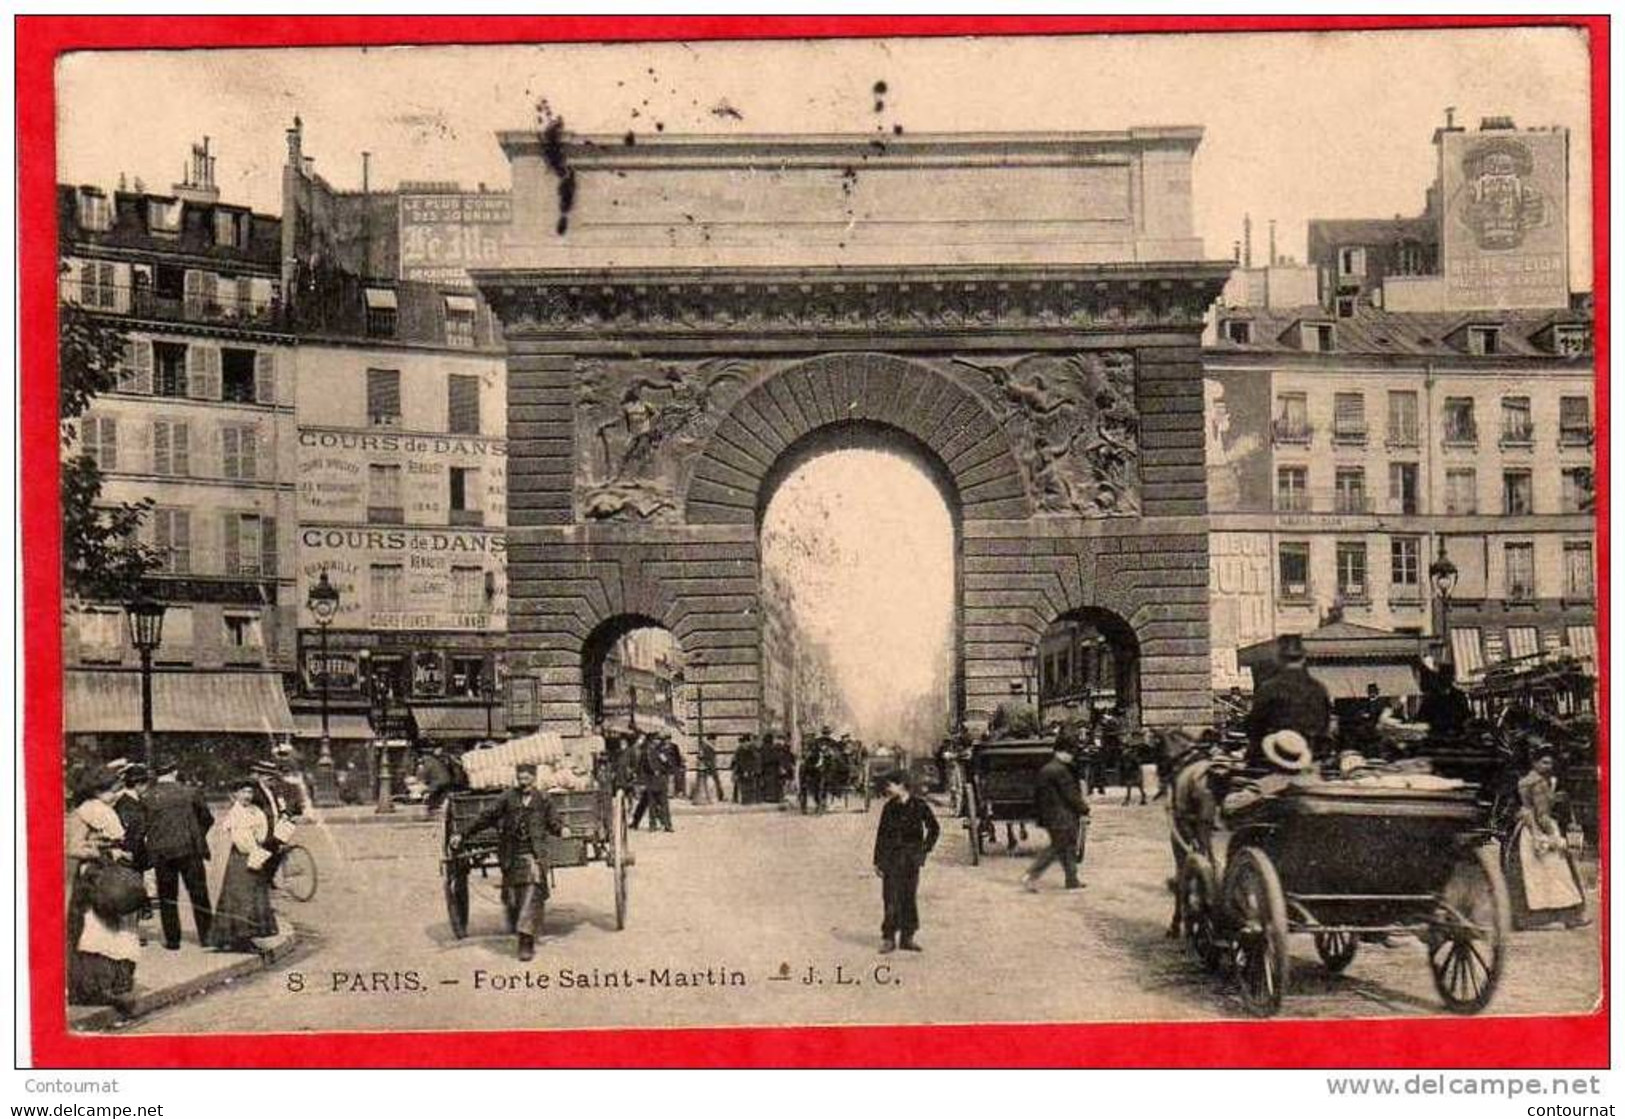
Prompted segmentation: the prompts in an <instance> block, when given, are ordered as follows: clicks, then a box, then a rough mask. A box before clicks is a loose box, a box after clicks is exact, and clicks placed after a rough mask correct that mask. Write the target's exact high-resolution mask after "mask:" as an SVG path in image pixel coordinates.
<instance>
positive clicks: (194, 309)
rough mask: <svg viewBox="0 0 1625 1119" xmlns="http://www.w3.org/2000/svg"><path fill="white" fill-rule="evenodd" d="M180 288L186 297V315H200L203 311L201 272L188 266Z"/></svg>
mask: <svg viewBox="0 0 1625 1119" xmlns="http://www.w3.org/2000/svg"><path fill="white" fill-rule="evenodd" d="M182 290H183V292H184V294H185V297H186V314H187V316H188V317H191V316H196V315H201V314H202V313H203V273H202V272H199V271H198V270H197V269H196V268H188V269H187V270H186V278H185V280H184V287H183V289H182Z"/></svg>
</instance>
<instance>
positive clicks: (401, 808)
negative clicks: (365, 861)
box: [298, 797, 795, 828]
mask: <svg viewBox="0 0 1625 1119" xmlns="http://www.w3.org/2000/svg"><path fill="white" fill-rule="evenodd" d="M671 811H672V815H674V816H739V815H749V814H752V813H757V812H786V811H789V812H793V811H795V806H794V805H793V804H792V803H790V802H788V801H786V802H785V803H784V804H731V803H729V804H717V803H714V802H713V803H711V804H694V803H692V802H690V801H688V800H684V799H683V798H681V797H673V798H672V801H671ZM441 819H442V817H441V815H440V812H439V811H438V810H437V811H436V812H435V813H434V814H433V815H430V814H428V813H425V812H424V810H423V805H421V804H396V806H395V811H394V812H387V813H384V814H382V815H380V814H379V813H378V810H377V808H376V807H374V806H373V805H370V804H366V805H361V804H345V805H340V806H338V807H335V808H312V809H311V810H310V811H308V812H307V813H306V814H305V815H304V816H303V817H302V818H300V820H299V821H298V823H299V826H300V827H302V828H315V827H352V826H385V827H388V826H393V827H413V826H423V825H433V826H435V827H439V826H440V822H441Z"/></svg>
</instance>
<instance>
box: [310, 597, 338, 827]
mask: <svg viewBox="0 0 1625 1119" xmlns="http://www.w3.org/2000/svg"><path fill="white" fill-rule="evenodd" d="M305 602H306V605H308V606H309V607H310V612H311V614H312V615H314V616H315V618H316V629H317V632H318V633H320V634H321V635H322V640H321V656H322V665H321V680H322V752H321V756H320V757H319V758H317V759H316V800H317V802H318V803H320V804H332V803H334V801H335V800H337V797H336V796H335V795H334V794H335V792H336V791H337V789H336V787H335V786H334V783H333V738H332V735H331V734H330V733H329V732H328V726H327V703H328V688H329V682H328V681H329V676H328V671H329V669H330V667H331V666H330V665H329V663H328V660H327V629H328V627H329V626H331V625H332V624H333V616H334V615H335V614H337V613H338V609H339V589H338V588H337V587H335V586H334V585H333V584H332V583H331V582H330V581H329V580H328V578H327V572H325V571H323V572H322V573H321V575H320V576H319V577H318V578H317V580H316V585H315V586H314V587H311V588H310V594H309V595H308V596H307V597H306V599H305Z"/></svg>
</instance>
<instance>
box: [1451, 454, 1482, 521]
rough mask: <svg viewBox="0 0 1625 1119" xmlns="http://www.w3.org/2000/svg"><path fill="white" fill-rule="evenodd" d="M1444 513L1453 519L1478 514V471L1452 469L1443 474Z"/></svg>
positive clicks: (1469, 467)
mask: <svg viewBox="0 0 1625 1119" xmlns="http://www.w3.org/2000/svg"><path fill="white" fill-rule="evenodd" d="M1444 511H1445V513H1446V514H1447V515H1449V516H1453V517H1466V516H1472V515H1473V514H1475V513H1477V512H1478V471H1477V470H1475V469H1473V468H1472V467H1471V466H1461V467H1454V468H1452V469H1450V470H1446V471H1445V472H1444Z"/></svg>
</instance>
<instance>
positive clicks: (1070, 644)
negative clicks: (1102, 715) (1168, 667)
mask: <svg viewBox="0 0 1625 1119" xmlns="http://www.w3.org/2000/svg"><path fill="white" fill-rule="evenodd" d="M1036 676H1037V679H1038V707H1039V713H1040V716H1041V717H1042V718H1043V719H1045V720H1049V719H1051V718H1053V717H1055V716H1056V715H1058V714H1059V713H1061V712H1062V711H1065V710H1067V709H1069V708H1076V709H1077V710H1078V711H1079V712H1081V713H1083V714H1085V715H1087V714H1088V713H1089V712H1090V711H1091V710H1115V711H1118V712H1121V713H1122V714H1123V715H1124V716H1125V717H1126V718H1127V719H1128V721H1129V724H1130V725H1131V726H1138V725H1139V723H1140V712H1141V697H1140V640H1139V638H1138V636H1136V634H1135V632H1134V627H1133V626H1131V625H1129V623H1128V622H1127V621H1126V620H1125V619H1124V618H1123V617H1121V616H1120V615H1118V614H1116V613H1114V612H1113V611H1111V610H1107V609H1105V608H1103V607H1098V606H1080V607H1077V608H1075V609H1072V610H1068V611H1067V612H1066V613H1064V614H1061V615H1060V616H1059V617H1057V618H1056V619H1055V620H1054V621H1052V622H1051V623H1050V624H1049V626H1048V628H1046V629H1045V630H1044V633H1043V636H1042V637H1040V638H1039V641H1038V649H1037V665H1036Z"/></svg>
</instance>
